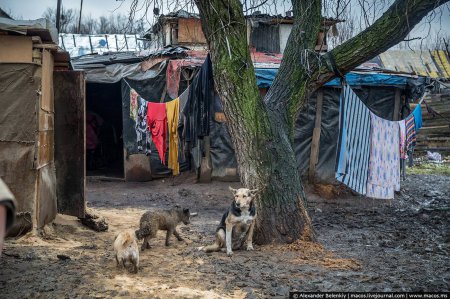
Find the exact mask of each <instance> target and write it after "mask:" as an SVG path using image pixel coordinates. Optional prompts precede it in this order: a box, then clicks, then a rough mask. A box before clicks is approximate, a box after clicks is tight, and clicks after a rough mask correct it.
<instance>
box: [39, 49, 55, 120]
mask: <svg viewBox="0 0 450 299" xmlns="http://www.w3.org/2000/svg"><path fill="white" fill-rule="evenodd" d="M53 64H54V62H53V55H52V54H51V53H50V51H48V50H43V51H42V96H41V105H40V107H41V109H43V110H44V111H47V112H53V111H54V103H53V98H54V94H53Z"/></svg>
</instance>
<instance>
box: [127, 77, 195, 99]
mask: <svg viewBox="0 0 450 299" xmlns="http://www.w3.org/2000/svg"><path fill="white" fill-rule="evenodd" d="M123 81H124V82H125V83H126V84H127V85H128V87H129V88H130V89H132V90H134V91H135V92H136V93H137V94H138V95H139V96H140V97H141V98H142V99H143V100H145V101H147V102H149V103H159V102H152V101H149V100H147V99H145V98H144V97H143V96H141V95H140V94H139V93H138V92H137V91H136V89H134V88H133V87H131V85H130V84H129V83H128V82H127V80H125V79H123ZM187 90H189V88H186V90H185V91H183V93H185V92H186V91H187ZM179 97H181V94H180V95H179V96H178V97H177V98H179ZM177 98H175V99H172V100H170V101H167V102H164V103H170V102H172V101H175V100H176V99H177Z"/></svg>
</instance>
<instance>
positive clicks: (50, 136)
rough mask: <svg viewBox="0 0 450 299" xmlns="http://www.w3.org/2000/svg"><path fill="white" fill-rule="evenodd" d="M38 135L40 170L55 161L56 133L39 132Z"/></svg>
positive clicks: (38, 162)
mask: <svg viewBox="0 0 450 299" xmlns="http://www.w3.org/2000/svg"><path fill="white" fill-rule="evenodd" d="M38 135H39V136H38V144H37V157H38V158H37V161H36V165H35V168H36V169H40V168H42V167H44V166H45V165H48V164H50V163H51V162H53V160H54V132H53V131H51V130H50V131H39V132H38Z"/></svg>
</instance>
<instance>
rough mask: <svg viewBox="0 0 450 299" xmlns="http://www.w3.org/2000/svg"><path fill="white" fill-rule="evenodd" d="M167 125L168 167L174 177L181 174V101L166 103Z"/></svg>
mask: <svg viewBox="0 0 450 299" xmlns="http://www.w3.org/2000/svg"><path fill="white" fill-rule="evenodd" d="M166 112H167V123H168V127H169V161H168V163H167V167H169V168H170V169H172V174H173V175H179V174H180V164H179V163H178V118H179V112H180V99H178V98H176V99H175V100H173V101H170V102H167V103H166Z"/></svg>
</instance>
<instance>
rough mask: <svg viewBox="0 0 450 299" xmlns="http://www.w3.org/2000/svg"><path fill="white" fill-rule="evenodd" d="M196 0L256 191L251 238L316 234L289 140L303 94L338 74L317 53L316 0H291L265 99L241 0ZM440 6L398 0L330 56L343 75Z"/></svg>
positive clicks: (239, 153) (243, 164) (239, 152)
mask: <svg viewBox="0 0 450 299" xmlns="http://www.w3.org/2000/svg"><path fill="white" fill-rule="evenodd" d="M447 1H450V0H446V1H441V4H442V3H444V2H447ZM196 4H197V7H198V8H199V11H200V16H201V21H202V28H203V32H204V33H205V36H206V40H207V42H208V45H209V49H210V53H211V60H212V63H213V71H214V82H215V86H216V89H217V91H218V92H219V95H220V97H221V100H222V102H223V104H224V112H225V115H226V117H227V120H228V128H229V130H230V133H231V138H232V140H233V144H234V147H235V152H236V158H237V161H238V167H239V173H240V177H241V181H242V183H243V185H244V186H246V187H248V188H252V189H254V188H258V189H260V190H261V192H260V195H259V197H258V201H257V206H258V217H257V221H256V227H255V238H254V239H255V241H256V243H258V244H267V243H271V242H278V243H289V242H293V241H295V240H296V239H298V238H300V237H303V238H306V239H310V240H315V236H314V232H313V229H312V225H311V221H310V218H309V216H308V213H307V211H306V198H305V194H304V191H303V186H302V182H301V179H300V174H299V172H298V169H297V163H296V159H295V153H294V150H293V146H292V140H293V128H294V124H295V120H296V118H297V115H298V111H299V110H300V109H301V108H302V107H303V105H304V103H305V99H306V98H307V97H308V96H309V95H310V94H311V93H312V92H314V91H315V90H316V89H317V88H319V87H320V86H322V85H323V84H324V83H326V82H327V81H329V80H331V79H332V78H333V77H335V76H336V73H335V70H333V68H332V67H330V66H329V63H328V61H327V60H325V59H324V58H323V57H321V56H320V55H318V54H317V53H315V52H314V46H315V43H316V38H317V34H318V33H319V30H320V26H321V22H322V16H321V8H322V2H321V0H293V1H292V4H293V8H294V17H295V19H294V26H293V29H292V32H291V35H290V37H289V39H288V43H287V46H286V50H285V53H284V57H283V61H282V64H281V66H280V69H279V73H278V75H277V78H276V79H275V81H274V83H273V85H272V87H271V89H270V90H269V92H268V94H267V95H266V97H265V99H264V100H263V99H261V98H260V96H259V92H258V88H257V85H256V78H255V74H254V69H253V64H252V60H251V58H250V53H249V50H248V46H247V36H246V32H247V30H246V23H245V18H244V14H243V11H242V5H241V3H240V1H239V0H227V1H223V0H210V1H209V0H196ZM437 5H439V4H436V1H435V0H397V1H396V2H395V3H394V4H393V5H392V6H391V8H389V9H388V11H387V12H386V13H385V14H384V15H383V16H382V17H381V18H380V19H379V20H378V21H377V22H376V23H375V24H374V25H373V26H371V27H370V28H368V29H367V30H365V31H364V32H362V33H361V34H359V35H358V36H356V37H355V38H353V39H351V40H349V41H347V42H346V43H344V44H342V45H341V46H339V47H337V48H335V49H334V50H333V51H331V54H327V55H331V56H332V57H334V60H335V62H336V67H337V70H338V71H339V72H341V73H342V74H344V73H345V72H348V71H349V70H351V69H352V68H354V67H355V66H357V65H359V64H361V63H362V62H364V61H367V60H368V59H370V58H372V57H374V56H375V55H377V54H379V53H381V52H382V51H384V50H386V49H388V48H389V47H390V46H392V45H394V44H395V43H398V42H399V41H401V40H402V39H403V38H404V37H405V36H406V34H407V33H408V32H409V31H410V29H411V28H412V26H411V25H415V24H417V23H418V21H419V20H420V19H421V18H422V17H423V16H425V15H426V14H427V12H429V11H431V10H432V9H434V8H435V7H437ZM368 39H369V40H368Z"/></svg>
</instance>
